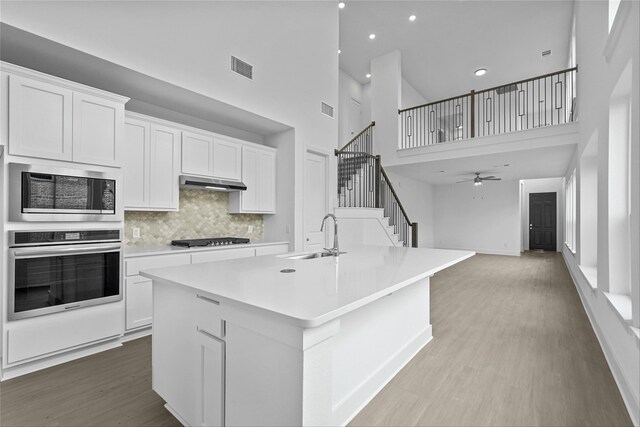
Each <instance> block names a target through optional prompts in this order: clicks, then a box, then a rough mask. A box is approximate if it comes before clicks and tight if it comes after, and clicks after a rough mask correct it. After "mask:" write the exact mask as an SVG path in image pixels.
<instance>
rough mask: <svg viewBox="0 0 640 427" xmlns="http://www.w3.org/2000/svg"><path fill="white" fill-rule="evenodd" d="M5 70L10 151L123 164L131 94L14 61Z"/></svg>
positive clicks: (73, 159)
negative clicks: (93, 86) (76, 81)
mask: <svg viewBox="0 0 640 427" xmlns="http://www.w3.org/2000/svg"><path fill="white" fill-rule="evenodd" d="M2 72H3V74H4V75H6V78H8V80H9V82H8V88H9V90H8V98H9V99H8V106H9V111H8V127H9V132H8V135H9V140H8V145H9V154H11V155H16V156H28V157H39V158H43V159H52V160H65V161H72V162H76V163H87V164H94V165H101V166H112V167H120V156H121V153H120V151H121V149H122V142H123V133H124V104H125V103H126V102H127V100H128V98H125V97H122V96H119V95H114V94H111V93H108V92H103V91H101V90H97V89H93V88H90V87H87V86H83V85H80V84H77V83H73V82H69V81H67V80H62V79H59V78H56V77H52V76H48V75H46V74H42V73H38V72H35V71H31V70H27V69H25V68H21V67H17V66H13V65H11V64H6V63H2ZM3 78H4V77H3ZM3 121H4V118H3Z"/></svg>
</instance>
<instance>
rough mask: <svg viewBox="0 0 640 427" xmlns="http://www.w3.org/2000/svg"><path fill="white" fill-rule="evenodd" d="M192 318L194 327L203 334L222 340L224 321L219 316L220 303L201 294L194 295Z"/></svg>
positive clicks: (211, 297)
mask: <svg viewBox="0 0 640 427" xmlns="http://www.w3.org/2000/svg"><path fill="white" fill-rule="evenodd" d="M194 300H195V301H194V304H193V309H194V313H193V316H194V318H195V321H196V327H197V329H198V330H201V331H202V332H204V333H205V334H211V335H213V336H214V337H218V338H224V321H223V320H222V317H221V315H220V302H219V301H218V300H216V298H215V297H213V296H209V295H205V294H202V293H197V294H194Z"/></svg>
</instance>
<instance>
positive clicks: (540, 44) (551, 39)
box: [340, 0, 573, 101]
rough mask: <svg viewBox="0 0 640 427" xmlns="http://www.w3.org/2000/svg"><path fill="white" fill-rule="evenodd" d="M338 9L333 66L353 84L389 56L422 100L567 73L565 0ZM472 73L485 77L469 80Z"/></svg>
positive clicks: (454, 0) (355, 4)
mask: <svg viewBox="0 0 640 427" xmlns="http://www.w3.org/2000/svg"><path fill="white" fill-rule="evenodd" d="M345 3H346V7H345V8H343V9H341V10H340V49H341V51H342V53H341V54H340V68H341V69H342V70H343V71H344V72H346V73H347V74H349V75H351V76H352V77H353V78H355V79H356V80H358V81H359V82H360V83H366V82H367V81H368V79H367V78H366V77H365V75H366V74H367V73H369V71H370V69H369V67H370V62H371V60H372V59H373V58H375V57H377V56H380V55H383V54H385V53H388V52H391V51H393V50H399V51H400V52H401V55H402V74H403V77H404V78H405V79H406V80H407V81H408V82H409V83H410V84H411V85H412V86H413V87H414V88H415V89H416V90H417V91H418V92H420V94H421V95H422V96H423V97H425V99H427V100H428V101H437V100H440V99H445V98H448V97H451V96H456V95H460V94H463V93H466V92H469V91H470V90H472V89H476V90H478V89H486V88H489V87H493V86H498V85H501V84H507V83H510V82H513V81H516V80H521V79H526V78H529V77H534V76H537V75H541V74H545V73H548V72H553V71H558V70H561V69H564V68H567V64H568V58H569V44H570V38H571V19H572V13H573V0H556V1H541V0H522V1H486V0H477V1H469V0H467V1H464V0H448V1H348V0H345ZM410 15H416V20H415V21H413V22H410V21H409V16H410ZM371 33H374V34H375V35H376V38H375V39H373V40H370V39H369V37H368V36H369V34H371ZM548 49H551V51H552V54H551V56H547V57H544V58H543V57H542V55H541V53H542V51H544V50H548ZM478 68H486V69H487V70H488V71H487V74H485V75H484V76H482V77H476V76H475V75H474V71H475V70H476V69H478ZM372 78H375V76H373V77H372Z"/></svg>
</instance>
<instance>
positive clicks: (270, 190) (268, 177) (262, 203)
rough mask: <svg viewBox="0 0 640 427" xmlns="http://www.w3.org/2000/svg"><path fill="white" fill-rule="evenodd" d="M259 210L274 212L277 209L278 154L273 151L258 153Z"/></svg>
mask: <svg viewBox="0 0 640 427" xmlns="http://www.w3.org/2000/svg"><path fill="white" fill-rule="evenodd" d="M257 179H258V195H257V204H258V210H259V211H260V212H264V213H274V212H275V210H276V185H275V180H276V155H275V153H273V152H271V151H260V152H259V153H258V178H257Z"/></svg>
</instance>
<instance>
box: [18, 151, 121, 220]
mask: <svg viewBox="0 0 640 427" xmlns="http://www.w3.org/2000/svg"><path fill="white" fill-rule="evenodd" d="M116 183H117V179H116V176H115V175H114V174H110V173H106V172H97V171H84V170H76V169H65V168H58V167H53V166H43V165H27V164H21V163H10V164H9V220H10V221H121V220H122V219H123V212H122V208H120V209H118V208H119V206H117V203H118V199H117V197H116Z"/></svg>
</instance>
